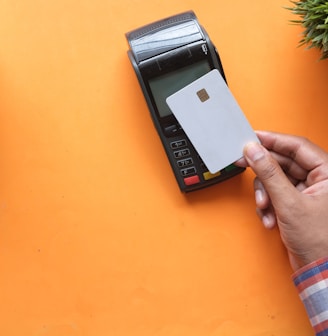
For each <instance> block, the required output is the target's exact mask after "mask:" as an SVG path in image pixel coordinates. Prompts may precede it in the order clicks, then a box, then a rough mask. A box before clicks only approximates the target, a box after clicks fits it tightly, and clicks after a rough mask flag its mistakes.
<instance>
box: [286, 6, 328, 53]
mask: <svg viewBox="0 0 328 336" xmlns="http://www.w3.org/2000/svg"><path fill="white" fill-rule="evenodd" d="M291 2H292V3H293V5H294V6H293V7H288V9H289V10H291V12H292V13H293V14H295V15H298V16H299V19H295V20H291V22H293V23H295V24H297V25H301V26H302V27H303V28H304V30H303V32H302V38H301V40H300V45H307V46H308V48H318V49H319V50H320V52H321V59H326V58H328V1H326V0H303V1H291Z"/></svg>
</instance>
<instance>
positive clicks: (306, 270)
mask: <svg viewBox="0 0 328 336" xmlns="http://www.w3.org/2000/svg"><path fill="white" fill-rule="evenodd" d="M292 278H293V281H294V284H295V286H296V288H297V290H298V293H299V296H300V298H301V300H302V301H303V304H304V306H305V309H306V311H307V314H308V316H309V318H310V322H311V325H312V327H313V328H314V331H315V333H316V336H328V257H327V258H324V259H320V260H317V261H315V262H313V263H311V264H309V265H306V266H304V267H302V268H301V269H299V270H298V271H297V272H296V273H294V274H293V277H292Z"/></svg>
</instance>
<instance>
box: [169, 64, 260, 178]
mask: <svg viewBox="0 0 328 336" xmlns="http://www.w3.org/2000/svg"><path fill="white" fill-rule="evenodd" d="M166 102H167V104H168V105H169V107H170V109H171V111H172V113H173V114H174V116H175V117H176V118H177V120H178V122H179V123H180V125H181V127H182V129H183V130H184V131H185V133H186V134H187V136H188V138H189V139H190V141H191V143H192V144H193V146H194V147H195V149H196V151H197V152H198V154H199V156H200V157H201V158H202V160H203V161H204V163H205V165H206V166H207V168H208V169H209V171H210V172H211V173H212V174H214V173H217V172H218V171H220V170H222V169H223V168H225V167H227V166H229V165H230V164H231V163H233V162H235V161H237V160H238V159H240V158H241V157H242V156H243V148H244V146H245V145H246V144H247V143H248V142H250V141H253V142H254V141H255V142H259V140H258V138H257V136H256V134H255V132H254V131H253V130H252V128H251V126H250V124H249V123H248V121H247V119H246V117H245V115H244V114H243V112H242V110H241V109H240V107H239V105H238V103H237V102H236V100H235V98H234V97H233V95H232V94H231V92H230V90H229V88H228V86H227V84H226V82H225V81H224V79H223V77H222V76H221V74H220V72H219V71H218V70H216V69H214V70H212V71H210V72H209V73H207V74H206V75H204V76H203V77H201V78H199V79H197V80H196V81H194V82H192V83H191V84H189V85H187V86H186V87H184V88H183V89H181V90H179V91H178V92H176V93H174V94H173V95H171V96H169V97H168V98H167V99H166Z"/></svg>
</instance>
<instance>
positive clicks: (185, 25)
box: [126, 11, 244, 192]
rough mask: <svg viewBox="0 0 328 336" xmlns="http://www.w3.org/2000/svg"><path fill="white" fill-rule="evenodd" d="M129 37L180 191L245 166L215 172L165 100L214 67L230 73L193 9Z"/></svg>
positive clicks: (130, 53)
mask: <svg viewBox="0 0 328 336" xmlns="http://www.w3.org/2000/svg"><path fill="white" fill-rule="evenodd" d="M126 38H127V40H128V43H129V46H130V50H129V51H128V56H129V58H130V61H131V63H132V65H133V68H134V71H135V72H136V75H137V78H138V80H139V84H140V86H141V88H142V91H143V94H144V96H145V99H146V101H147V104H148V108H149V110H150V113H151V116H152V119H153V122H154V125H155V127H156V130H157V132H158V134H159V136H160V139H161V141H162V144H163V146H164V149H165V152H166V154H167V156H168V159H169V162H170V164H171V167H172V170H173V172H174V174H175V177H176V180H177V182H178V185H179V187H180V189H181V191H183V192H189V191H193V190H197V189H200V188H204V187H207V186H210V185H213V184H215V183H218V182H222V181H224V180H226V179H228V178H230V177H233V176H235V175H236V174H239V173H241V172H242V171H244V168H240V167H236V166H234V165H233V164H232V165H230V166H228V167H226V168H224V169H223V170H221V171H220V172H218V173H216V174H211V173H210V172H209V171H208V169H207V167H206V166H205V164H204V163H203V161H202V160H201V158H200V157H199V155H198V153H197V152H196V150H195V148H194V147H193V146H192V144H191V143H190V141H189V139H188V137H187V136H186V134H185V132H184V131H183V129H182V128H181V127H180V125H179V124H178V122H177V120H176V118H175V117H174V115H173V114H172V112H171V111H170V109H169V107H168V105H167V104H166V98H167V97H168V96H170V95H171V94H173V93H175V92H176V91H178V90H180V89H182V88H183V87H185V86H186V85H188V84H190V83H191V82H193V81H195V80H196V79H198V78H199V77H201V76H203V75H205V74H206V73H208V72H209V71H211V70H212V69H215V68H216V69H218V70H219V71H220V73H221V75H222V76H223V78H224V79H225V75H224V71H223V68H222V64H221V61H220V58H219V55H218V53H217V51H216V48H215V47H214V45H213V44H212V42H211V40H210V39H209V37H208V35H207V33H206V32H205V30H204V29H203V28H202V27H201V26H200V25H199V23H198V20H197V17H196V16H195V14H194V12H192V11H188V12H185V13H181V14H178V15H175V16H171V17H169V18H166V19H163V20H160V21H157V22H154V23H151V24H149V25H146V26H143V27H141V28H139V29H136V30H133V31H131V32H128V33H127V34H126ZM219 145H220V144H218V146H219Z"/></svg>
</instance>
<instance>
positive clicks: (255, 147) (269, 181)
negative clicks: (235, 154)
mask: <svg viewBox="0 0 328 336" xmlns="http://www.w3.org/2000/svg"><path fill="white" fill-rule="evenodd" d="M244 156H245V159H246V160H247V163H248V164H249V166H250V167H251V168H252V169H253V171H254V173H255V174H256V175H257V177H258V178H259V180H260V181H261V182H262V184H263V185H264V187H265V190H266V191H267V193H268V194H269V196H270V199H271V202H272V205H273V206H274V207H275V208H276V209H284V208H286V207H288V202H289V201H291V200H293V199H294V197H295V196H296V189H295V188H294V186H293V185H292V184H291V182H290V181H289V179H288V177H287V176H286V174H285V173H284V172H283V170H282V169H281V167H280V165H279V163H278V162H277V161H276V160H275V159H274V158H273V157H272V155H271V154H270V153H269V151H268V150H267V149H266V148H264V147H263V146H262V145H260V144H259V143H249V144H248V145H246V147H245V149H244Z"/></svg>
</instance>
